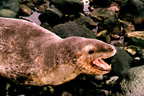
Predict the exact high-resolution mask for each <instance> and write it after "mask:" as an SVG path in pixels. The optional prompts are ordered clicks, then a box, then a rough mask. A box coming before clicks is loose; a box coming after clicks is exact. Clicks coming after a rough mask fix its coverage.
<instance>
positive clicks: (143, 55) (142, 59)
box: [137, 49, 144, 65]
mask: <svg viewBox="0 0 144 96" xmlns="http://www.w3.org/2000/svg"><path fill="white" fill-rule="evenodd" d="M137 56H138V57H139V60H138V61H139V64H137V65H141V64H143V62H144V49H140V50H139V51H138V52H137Z"/></svg>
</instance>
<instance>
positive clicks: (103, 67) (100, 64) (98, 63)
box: [92, 59, 111, 71]
mask: <svg viewBox="0 0 144 96" xmlns="http://www.w3.org/2000/svg"><path fill="white" fill-rule="evenodd" d="M92 64H93V65H94V66H96V67H97V68H99V69H100V70H104V71H110V70H111V66H110V65H108V64H107V63H106V62H105V61H103V60H102V59H96V60H94V61H92Z"/></svg>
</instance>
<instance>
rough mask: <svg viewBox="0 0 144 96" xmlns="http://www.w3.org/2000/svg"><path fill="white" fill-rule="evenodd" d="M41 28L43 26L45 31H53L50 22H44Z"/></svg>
mask: <svg viewBox="0 0 144 96" xmlns="http://www.w3.org/2000/svg"><path fill="white" fill-rule="evenodd" d="M40 26H42V27H43V28H45V29H48V30H51V26H50V24H49V23H48V22H43V23H41V25H40Z"/></svg>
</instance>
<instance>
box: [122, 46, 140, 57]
mask: <svg viewBox="0 0 144 96" xmlns="http://www.w3.org/2000/svg"><path fill="white" fill-rule="evenodd" d="M124 50H126V51H127V52H128V53H130V54H131V55H135V54H136V53H137V51H138V48H137V47H136V46H132V45H131V46H128V47H125V48H124Z"/></svg>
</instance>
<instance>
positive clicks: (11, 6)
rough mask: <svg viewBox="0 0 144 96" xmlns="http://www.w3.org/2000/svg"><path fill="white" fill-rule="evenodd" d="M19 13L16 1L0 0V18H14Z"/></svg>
mask: <svg viewBox="0 0 144 96" xmlns="http://www.w3.org/2000/svg"><path fill="white" fill-rule="evenodd" d="M18 12H19V3H18V1H17V0H0V16H1V17H10V18H13V17H16V15H17V13H18Z"/></svg>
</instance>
